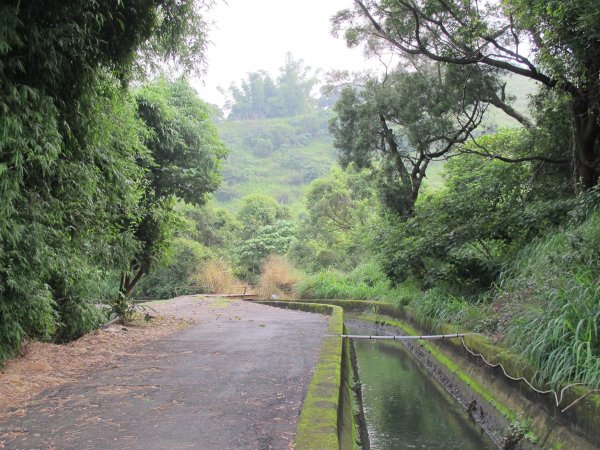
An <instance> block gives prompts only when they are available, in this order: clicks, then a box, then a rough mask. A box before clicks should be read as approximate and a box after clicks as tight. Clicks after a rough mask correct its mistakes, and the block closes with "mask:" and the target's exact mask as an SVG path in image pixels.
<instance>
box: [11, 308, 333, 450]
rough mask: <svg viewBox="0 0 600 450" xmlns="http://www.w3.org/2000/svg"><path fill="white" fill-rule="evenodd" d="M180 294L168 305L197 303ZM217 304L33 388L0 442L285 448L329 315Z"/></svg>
mask: <svg viewBox="0 0 600 450" xmlns="http://www.w3.org/2000/svg"><path fill="white" fill-rule="evenodd" d="M203 301H204V302H207V300H203ZM182 302H183V303H185V304H186V305H187V306H188V309H187V310H186V308H185V307H183V308H173V304H168V305H167V307H166V308H167V310H169V308H170V309H171V310H170V311H169V312H171V313H176V314H177V315H179V316H186V315H187V314H191V311H192V309H193V307H194V306H198V300H193V299H191V298H190V297H187V298H184V299H183V300H182ZM216 311H217V312H216V313H215V310H213V313H212V316H211V317H205V316H201V317H200V320H201V322H202V323H200V324H197V325H194V326H192V327H191V328H189V329H187V330H185V331H183V332H180V333H177V334H175V335H173V336H171V337H168V338H163V339H160V340H158V341H154V342H152V343H149V344H145V345H144V346H142V347H141V348H140V355H143V357H141V358H129V359H122V360H117V361H115V363H114V364H112V365H110V366H108V367H102V368H100V369H99V370H97V371H95V372H93V373H91V374H90V375H89V376H88V377H87V378H85V379H82V380H80V381H79V382H77V383H70V384H65V385H63V386H61V387H58V388H54V389H48V390H47V391H45V392H43V393H42V394H41V395H38V396H37V397H35V398H34V399H33V400H32V401H31V402H29V404H27V405H25V407H24V408H22V409H21V410H20V412H19V414H17V415H12V416H11V417H8V418H6V419H2V420H0V436H3V437H4V440H2V439H0V448H2V445H4V448H10V449H37V448H39V449H51V448H57V449H184V448H185V449H187V448H197V449H219V450H221V449H271V448H273V449H285V448H290V446H291V442H292V440H293V437H294V432H295V427H296V422H297V419H298V415H299V412H300V409H301V405H302V401H303V398H304V396H305V393H306V389H307V387H308V383H309V381H310V379H311V376H312V369H313V367H314V364H315V362H316V359H317V356H318V353H319V349H320V346H321V341H322V338H323V335H324V333H325V329H326V320H327V318H326V317H324V316H321V315H318V314H310V313H303V312H298V311H288V310H282V309H277V308H272V307H269V306H263V305H257V304H249V303H247V302H228V303H227V304H225V305H224V306H223V307H222V308H219V309H217V310H216ZM196 314H200V313H199V312H198V311H196Z"/></svg>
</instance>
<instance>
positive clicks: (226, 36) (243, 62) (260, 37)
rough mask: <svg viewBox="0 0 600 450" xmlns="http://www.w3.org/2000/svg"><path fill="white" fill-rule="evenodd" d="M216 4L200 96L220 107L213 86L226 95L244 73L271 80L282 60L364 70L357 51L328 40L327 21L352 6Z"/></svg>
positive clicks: (257, 1) (327, 1)
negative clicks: (261, 71) (264, 75)
mask: <svg viewBox="0 0 600 450" xmlns="http://www.w3.org/2000/svg"><path fill="white" fill-rule="evenodd" d="M226 1H227V4H225V3H224V2H223V1H222V0H221V1H220V2H219V3H218V4H217V5H216V6H215V7H214V9H213V10H212V11H210V13H209V14H208V16H209V20H212V21H213V22H214V25H213V28H212V30H211V32H210V35H209V37H210V40H211V41H212V45H211V46H210V48H209V51H208V73H207V74H206V76H205V77H204V79H203V83H204V85H202V84H201V83H194V84H195V86H196V88H197V89H198V91H199V93H200V96H201V97H202V98H203V99H204V100H206V101H209V102H211V103H216V104H217V105H219V106H222V105H223V101H224V98H223V96H222V95H221V94H219V92H218V90H217V88H218V87H219V86H221V87H223V88H225V89H227V88H228V87H229V85H230V84H231V83H232V82H239V80H240V79H242V78H244V77H245V76H246V74H247V73H248V72H254V71H257V70H259V69H264V70H266V71H267V72H269V73H271V74H273V75H277V73H278V71H277V69H278V68H279V67H281V66H282V65H283V64H284V62H285V54H286V53H287V52H288V51H289V52H292V54H293V56H294V58H295V59H300V58H301V59H303V60H304V62H305V64H306V65H308V66H311V67H312V68H313V69H317V68H323V69H325V70H331V69H348V70H361V69H362V68H365V67H366V66H367V64H368V63H367V62H366V61H365V60H364V58H363V56H362V52H361V50H360V49H348V48H346V45H345V43H344V40H343V39H336V38H334V37H333V36H331V33H330V29H331V25H330V21H329V19H330V18H331V16H333V15H334V14H335V13H336V12H337V11H338V10H340V9H344V8H349V7H351V6H352V0H226ZM371 65H372V63H371Z"/></svg>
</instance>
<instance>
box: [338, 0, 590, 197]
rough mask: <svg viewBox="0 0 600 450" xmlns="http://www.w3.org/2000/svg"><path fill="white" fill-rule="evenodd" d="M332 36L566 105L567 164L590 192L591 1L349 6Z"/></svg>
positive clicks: (404, 0)
mask: <svg viewBox="0 0 600 450" xmlns="http://www.w3.org/2000/svg"><path fill="white" fill-rule="evenodd" d="M354 3H355V7H354V8H353V9H347V10H343V11H340V12H339V13H338V14H337V15H336V17H335V18H334V19H333V25H334V30H335V31H337V32H340V31H343V33H344V36H345V38H346V41H347V43H348V45H350V46H354V45H357V44H358V43H360V42H367V43H368V44H369V45H370V47H371V49H372V50H374V51H377V49H378V48H381V47H382V46H388V47H390V48H392V49H393V51H395V52H397V53H398V54H400V55H402V56H403V57H405V58H414V57H422V58H425V59H429V60H433V61H436V62H441V63H445V64H451V65H456V66H475V67H485V68H489V69H493V70H499V71H500V73H502V72H505V73H506V72H510V73H513V74H516V75H520V76H524V77H528V78H531V79H533V80H536V81H538V82H540V83H541V84H542V85H543V86H545V87H546V88H548V89H550V90H554V91H560V92H563V93H565V94H566V95H567V96H568V97H569V99H570V109H571V115H570V118H571V121H572V127H573V134H574V136H575V140H574V145H573V146H572V147H573V148H565V149H564V155H565V158H569V159H571V161H572V163H573V165H574V166H575V168H576V181H577V182H578V183H580V184H581V186H582V187H583V188H584V189H589V188H591V187H592V186H594V185H595V184H596V183H597V181H598V176H599V171H600V77H599V74H600V50H598V49H599V48H600V34H599V33H598V30H599V29H600V15H599V14H598V8H597V4H596V2H595V1H593V0H575V1H572V2H569V3H568V4H566V3H564V2H562V1H558V0H556V1H550V2H548V1H545V0H534V1H522V0H508V1H504V2H484V1H479V0H469V1H461V0H419V1H413V0H398V1H397V0H394V1H391V0H381V1H362V0H355V1H354Z"/></svg>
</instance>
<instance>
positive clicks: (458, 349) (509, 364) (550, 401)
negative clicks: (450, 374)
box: [302, 299, 600, 448]
mask: <svg viewBox="0 0 600 450" xmlns="http://www.w3.org/2000/svg"><path fill="white" fill-rule="evenodd" d="M302 302H306V303H313V302H314V303H319V302H321V303H326V304H328V305H336V306H341V307H343V308H344V311H345V312H359V313H363V312H365V311H368V312H372V313H374V314H377V315H380V316H388V317H391V318H393V319H398V320H400V321H402V322H403V323H404V324H405V325H409V326H411V325H412V326H414V327H416V328H418V329H419V331H418V333H417V334H423V333H432V334H453V333H461V332H468V331H469V330H465V329H462V328H460V327H458V326H455V325H450V324H441V325H440V324H435V323H434V322H433V321H430V320H421V319H419V318H417V317H416V316H415V314H414V312H413V310H411V309H410V308H408V307H397V306H396V305H393V304H390V303H385V302H381V301H368V300H312V299H311V300H304V299H303V300H302ZM382 321H385V318H383V317H382ZM465 343H466V344H467V346H468V347H469V348H470V349H471V350H472V351H473V352H475V353H481V354H483V355H485V357H486V359H487V360H488V361H490V362H492V363H494V364H497V363H501V364H502V365H503V366H504V367H505V368H506V370H507V371H508V373H510V374H511V375H512V376H515V377H519V376H525V377H527V378H529V377H530V376H531V374H530V373H529V372H528V370H527V368H526V364H525V363H524V361H522V360H521V359H520V358H519V357H518V356H517V355H515V354H514V353H512V352H511V351H510V350H509V349H507V348H505V347H502V346H500V345H497V344H494V343H492V342H491V341H490V340H489V339H488V338H487V337H486V336H483V335H470V336H466V337H465ZM434 345H435V344H434ZM435 346H436V347H437V348H440V349H442V348H443V349H446V350H450V351H451V352H452V353H453V354H454V355H455V356H458V357H461V358H466V359H469V360H470V361H472V362H473V363H475V364H474V366H478V365H479V366H480V365H481V364H482V363H481V361H480V360H478V359H476V358H472V357H466V356H465V353H466V351H465V350H464V348H463V346H462V343H461V341H460V340H456V339H447V340H444V341H442V342H441V343H440V344H439V346H438V345H435ZM437 354H438V355H439V352H437ZM433 356H436V355H435V354H434V355H433ZM441 362H442V363H443V361H441ZM476 370H477V367H473V370H468V372H469V375H470V376H471V377H473V376H474V375H475V372H476ZM464 372H467V371H464ZM500 373H501V372H500V368H496V369H490V370H489V371H488V372H487V375H486V376H485V377H483V379H482V378H479V377H478V378H479V381H483V384H486V385H487V382H488V381H490V382H491V380H492V379H493V378H496V379H498V380H502V382H503V385H504V387H505V388H506V389H510V390H513V391H514V395H511V397H512V398H513V400H515V399H517V398H520V399H522V401H525V402H529V406H527V407H524V408H522V409H521V412H522V413H524V414H520V416H521V417H523V416H524V415H525V416H529V417H531V418H532V419H533V420H532V423H531V425H532V428H533V430H534V431H535V433H536V434H537V436H538V437H539V439H540V443H541V444H542V445H543V446H544V447H548V448H574V447H570V446H569V444H566V445H565V444H563V442H565V441H566V442H569V441H570V438H569V437H568V436H565V435H564V434H563V433H561V432H559V431H558V428H561V425H562V426H565V425H566V426H569V428H570V429H571V432H572V433H573V438H574V439H575V440H578V439H577V437H579V436H580V437H581V438H584V439H585V440H586V441H588V442H589V443H590V444H592V445H595V446H596V448H597V447H600V427H599V426H598V425H600V396H599V395H589V396H587V397H585V398H584V399H583V400H581V401H580V402H579V403H578V404H577V406H576V407H574V408H572V409H570V410H568V411H566V413H561V412H560V411H559V408H557V407H556V405H555V403H554V396H551V395H542V394H537V393H535V392H534V391H532V390H531V389H529V388H528V387H527V386H525V385H524V384H523V383H519V382H514V381H511V380H509V379H507V378H505V377H504V376H503V375H501V374H500ZM490 375H493V376H492V377H491V378H490ZM587 391H588V389H585V388H582V387H579V386H575V387H573V388H571V389H569V390H567V391H566V392H565V394H564V399H563V401H562V403H561V405H563V407H564V405H568V404H570V403H571V402H572V401H574V400H576V399H578V398H579V397H581V396H582V395H584V394H585V393H586V392H587ZM503 400H504V401H502V402H499V403H500V404H502V403H505V404H506V401H507V400H509V399H508V398H507V397H505V398H503ZM497 403H498V402H497ZM510 403H511V404H512V401H511V402H510ZM513 405H514V404H513ZM494 406H495V407H498V404H496V405H494ZM540 407H542V409H543V410H544V411H545V413H546V414H545V415H544V416H545V417H546V418H548V419H549V420H545V419H543V418H541V416H540V417H539V418H536V417H535V416H536V415H538V412H539V408H540ZM498 409H499V410H500V412H501V413H502V415H504V416H505V417H507V419H509V420H510V415H511V414H508V415H507V414H506V413H507V410H506V409H505V408H504V407H502V406H501V407H500V408H498ZM581 438H579V439H581ZM561 441H562V442H561ZM581 444H582V443H580V444H579V445H581ZM581 448H583V447H581Z"/></svg>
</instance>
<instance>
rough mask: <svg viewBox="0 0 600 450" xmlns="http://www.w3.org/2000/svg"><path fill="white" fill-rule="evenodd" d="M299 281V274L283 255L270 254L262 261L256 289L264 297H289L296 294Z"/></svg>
mask: <svg viewBox="0 0 600 450" xmlns="http://www.w3.org/2000/svg"><path fill="white" fill-rule="evenodd" d="M299 281H300V276H299V274H298V273H297V271H296V269H295V268H294V266H293V265H292V263H291V262H290V261H289V260H288V259H287V258H286V257H285V256H280V255H270V256H268V257H267V258H266V259H265V261H264V262H263V265H262V268H261V274H260V278H259V280H258V285H257V287H256V290H257V292H258V294H259V295H260V296H262V297H265V298H268V297H271V296H272V295H276V296H277V297H280V298H288V299H289V298H293V297H295V296H296V287H297V285H298V282H299Z"/></svg>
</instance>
